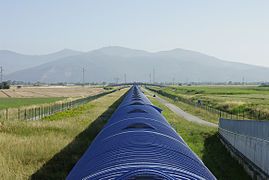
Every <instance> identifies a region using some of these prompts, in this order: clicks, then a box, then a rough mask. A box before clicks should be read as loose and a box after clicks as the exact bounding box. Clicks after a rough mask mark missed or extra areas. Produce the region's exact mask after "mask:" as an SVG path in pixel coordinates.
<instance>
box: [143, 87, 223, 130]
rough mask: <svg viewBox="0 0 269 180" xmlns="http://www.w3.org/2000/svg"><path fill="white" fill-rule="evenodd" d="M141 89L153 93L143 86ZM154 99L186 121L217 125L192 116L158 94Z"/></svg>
mask: <svg viewBox="0 0 269 180" xmlns="http://www.w3.org/2000/svg"><path fill="white" fill-rule="evenodd" d="M143 91H145V92H147V93H148V94H150V95H153V94H152V93H151V92H149V91H148V90H146V89H144V88H143ZM156 99H157V100H158V101H159V102H160V103H162V104H164V105H165V106H166V107H168V108H169V109H170V110H171V111H173V112H174V113H176V114H177V115H178V116H180V117H183V118H184V119H186V120H188V121H191V122H195V123H198V124H202V125H206V126H211V127H218V125H217V124H214V123H211V122H208V121H205V120H203V119H201V118H199V117H197V116H194V115H192V114H190V113H187V112H185V111H183V110H182V109H180V108H179V107H177V106H176V105H174V104H172V103H170V102H168V101H167V100H165V99H162V98H160V97H158V96H156Z"/></svg>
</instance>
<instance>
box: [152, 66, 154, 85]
mask: <svg viewBox="0 0 269 180" xmlns="http://www.w3.org/2000/svg"><path fill="white" fill-rule="evenodd" d="M152 74H153V75H152V83H155V68H153V72H152Z"/></svg>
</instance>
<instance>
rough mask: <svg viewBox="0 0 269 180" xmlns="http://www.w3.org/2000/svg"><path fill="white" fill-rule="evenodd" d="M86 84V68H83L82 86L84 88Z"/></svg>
mask: <svg viewBox="0 0 269 180" xmlns="http://www.w3.org/2000/svg"><path fill="white" fill-rule="evenodd" d="M84 84H85V68H84V67H83V68H82V86H83V87H84Z"/></svg>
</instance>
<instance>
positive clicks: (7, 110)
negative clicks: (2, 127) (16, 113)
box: [6, 108, 8, 120]
mask: <svg viewBox="0 0 269 180" xmlns="http://www.w3.org/2000/svg"><path fill="white" fill-rule="evenodd" d="M6 120H8V108H6Z"/></svg>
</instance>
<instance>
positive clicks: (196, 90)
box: [154, 86, 269, 119]
mask: <svg viewBox="0 0 269 180" xmlns="http://www.w3.org/2000/svg"><path fill="white" fill-rule="evenodd" d="M154 89H158V90H161V91H164V92H166V93H169V94H171V95H175V96H179V97H182V98H184V99H188V100H191V101H193V102H197V101H198V100H201V101H202V102H203V104H206V105H208V106H211V107H213V108H215V109H219V110H222V111H225V112H228V113H233V114H237V113H240V114H242V113H243V112H244V115H245V116H246V117H247V118H250V119H269V88H268V87H257V86H172V87H165V88H156V87H154Z"/></svg>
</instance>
